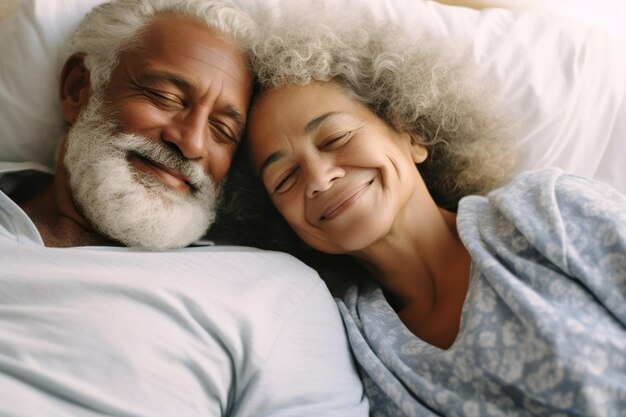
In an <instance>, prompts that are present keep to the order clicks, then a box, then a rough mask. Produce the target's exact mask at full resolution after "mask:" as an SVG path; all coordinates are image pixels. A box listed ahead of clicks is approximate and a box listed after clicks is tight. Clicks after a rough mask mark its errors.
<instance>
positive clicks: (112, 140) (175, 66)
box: [65, 16, 251, 248]
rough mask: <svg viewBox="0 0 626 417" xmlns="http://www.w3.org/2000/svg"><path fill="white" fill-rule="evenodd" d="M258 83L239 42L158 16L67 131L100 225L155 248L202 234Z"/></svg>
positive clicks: (87, 211) (86, 205) (76, 181)
mask: <svg viewBox="0 0 626 417" xmlns="http://www.w3.org/2000/svg"><path fill="white" fill-rule="evenodd" d="M250 85H251V81H250V75H249V73H248V70H247V66H246V60H245V57H244V56H243V54H242V52H241V51H240V50H239V49H238V48H237V46H236V45H235V44H234V43H231V42H228V41H226V40H224V39H222V38H220V37H218V36H217V35H216V34H215V33H213V32H212V31H210V30H209V29H207V28H205V27H204V26H203V25H202V24H200V23H198V22H196V21H194V20H192V19H187V18H181V17H176V16H162V17H158V18H156V19H154V20H153V21H152V22H151V23H150V24H149V25H148V27H147V28H146V29H145V30H144V31H143V32H142V38H141V42H140V43H139V44H138V45H137V46H134V47H132V48H131V49H128V50H126V51H124V52H122V53H121V55H120V62H119V64H118V65H117V67H116V68H115V70H114V71H113V74H112V76H111V79H110V82H109V84H108V85H107V86H106V87H105V88H104V90H103V91H101V92H96V93H95V94H94V95H93V96H92V97H91V98H90V100H89V103H88V105H87V107H86V108H85V109H83V110H82V111H81V114H80V117H79V119H78V120H77V121H76V123H75V124H74V126H72V128H71V129H70V132H69V134H68V142H67V143H68V146H67V152H66V157H65V164H66V166H67V169H68V172H69V174H70V185H71V188H72V193H73V196H74V199H75V201H76V202H77V204H78V206H79V207H80V209H81V210H82V212H83V214H84V215H85V216H86V217H87V219H88V220H89V221H90V222H91V223H92V224H93V226H94V227H95V228H96V230H98V231H99V232H100V233H102V234H104V235H106V236H108V237H110V238H111V239H114V240H117V241H120V242H122V243H123V244H125V245H128V246H143V247H151V248H168V247H176V246H185V245H187V244H189V243H191V242H193V241H194V240H196V239H197V238H199V237H200V236H202V234H203V233H204V232H205V231H206V229H207V228H208V227H209V226H210V224H211V223H212V221H213V219H214V211H215V200H216V196H217V187H216V184H219V182H220V181H221V180H222V179H223V178H224V176H225V175H226V172H227V171H228V168H229V167H230V163H231V160H232V157H233V154H234V152H235V149H236V147H237V144H238V143H239V140H240V138H241V136H242V134H243V129H244V123H245V115H246V109H247V106H248V102H249V95H250Z"/></svg>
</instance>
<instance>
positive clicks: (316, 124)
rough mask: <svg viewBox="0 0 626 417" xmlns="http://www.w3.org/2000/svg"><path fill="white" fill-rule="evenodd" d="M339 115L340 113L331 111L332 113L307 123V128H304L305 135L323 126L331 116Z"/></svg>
mask: <svg viewBox="0 0 626 417" xmlns="http://www.w3.org/2000/svg"><path fill="white" fill-rule="evenodd" d="M337 114H339V112H338V111H331V112H328V113H324V114H322V115H321V116H318V117H316V118H315V119H313V120H311V121H310V122H309V123H307V124H306V126H304V133H305V134H308V133H311V132H313V131H314V130H315V129H317V128H318V127H319V126H320V125H321V124H322V122H323V121H324V120H326V119H327V118H328V117H330V116H335V115H337Z"/></svg>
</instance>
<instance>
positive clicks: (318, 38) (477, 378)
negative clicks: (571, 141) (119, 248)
mask: <svg viewBox="0 0 626 417" xmlns="http://www.w3.org/2000/svg"><path fill="white" fill-rule="evenodd" d="M361 27H363V28H367V30H362V29H357V28H356V26H355V25H354V24H351V23H349V22H347V23H346V22H344V23H343V25H342V26H340V25H334V24H333V23H329V24H328V25H319V24H317V25H315V26H307V25H306V22H304V23H303V22H297V24H294V25H293V26H292V27H291V28H289V27H285V26H283V27H282V30H281V28H271V29H269V30H268V33H270V34H268V36H266V37H265V38H264V40H263V42H260V43H259V45H257V47H256V49H255V56H254V57H253V67H254V71H255V72H256V76H257V83H258V91H257V94H256V97H255V98H254V100H253V104H252V107H251V110H250V115H249V126H248V139H247V140H248V143H247V152H248V154H249V155H248V156H249V158H250V163H251V166H252V168H253V170H254V171H255V174H256V175H257V177H258V178H260V180H261V181H262V183H263V184H264V186H265V189H266V192H267V194H268V195H269V198H270V200H271V202H272V203H273V205H274V206H275V207H276V208H277V209H278V212H280V214H281V215H282V216H283V217H284V219H285V220H286V222H287V223H288V224H289V225H290V226H291V228H292V229H293V230H294V231H295V233H296V234H297V236H298V237H299V238H300V239H302V241H304V242H305V243H306V244H307V245H309V246H310V247H312V248H314V249H316V250H318V251H321V252H325V253H328V254H346V255H350V256H352V257H354V258H355V259H356V260H357V261H358V262H359V263H360V264H361V265H362V266H363V267H364V268H365V270H367V271H368V272H369V274H370V275H371V276H372V277H373V278H374V279H373V280H364V281H363V282H361V283H359V284H355V285H352V286H350V287H349V288H348V289H347V291H346V292H345V293H344V294H342V297H341V299H340V300H339V307H340V310H341V313H342V315H343V318H344V321H345V324H346V327H347V330H348V333H349V337H350V341H351V344H352V348H353V351H354V354H355V357H356V359H357V362H358V364H359V366H360V370H361V374H362V376H363V378H364V380H365V383H366V384H365V386H366V389H367V392H368V395H369V397H370V401H371V405H372V409H373V412H372V413H373V415H380V416H400V415H402V416H404V415H410V416H413V415H433V414H436V415H457V416H460V415H467V416H470V415H471V416H496V415H497V416H500V415H516V416H517V415H520V416H522V415H546V416H547V415H550V416H555V415H574V414H576V415H586V416H590V415H603V416H605V415H606V416H609V415H612V416H618V415H621V416H623V415H624V410H626V330H625V326H626V299H625V295H626V199H625V198H624V197H623V196H622V195H620V194H618V193H617V192H615V191H613V190H612V189H610V188H609V187H607V186H604V185H602V184H599V183H595V182H592V181H590V180H587V179H583V178H578V177H574V176H571V175H567V174H564V173H562V172H561V171H559V170H556V169H550V170H545V171H538V172H534V173H528V174H525V175H522V176H520V177H518V178H516V179H515V180H513V181H512V182H510V183H508V185H504V186H503V187H502V188H497V187H499V186H502V185H503V184H506V183H507V182H508V179H507V178H506V176H507V173H508V172H510V170H509V167H510V166H511V162H512V158H511V149H512V142H511V139H510V138H511V136H512V135H511V134H510V131H509V129H508V128H507V123H506V122H505V121H503V120H504V119H502V118H501V117H500V115H499V112H498V111H496V110H497V105H496V104H494V103H497V102H496V101H495V100H494V96H493V95H492V94H490V93H489V91H488V90H487V89H485V88H482V87H480V85H481V84H480V83H479V82H478V81H477V80H476V77H474V76H473V75H472V71H471V69H468V67H467V65H465V64H464V62H463V59H461V58H459V57H458V55H456V54H454V53H452V52H446V53H444V51H446V50H447V49H449V48H448V47H443V46H442V45H441V44H440V43H437V42H435V41H434V40H425V41H419V40H417V39H415V38H411V37H409V36H406V35H403V34H401V33H399V32H394V33H390V32H389V31H388V30H382V29H380V28H378V27H377V26H376V25H375V24H374V23H372V22H367V23H361ZM386 29H388V28H386ZM416 167H417V169H416ZM484 195H486V196H484Z"/></svg>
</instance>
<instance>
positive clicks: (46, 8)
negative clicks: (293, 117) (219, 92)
mask: <svg viewBox="0 0 626 417" xmlns="http://www.w3.org/2000/svg"><path fill="white" fill-rule="evenodd" d="M103 1H104V0H22V1H21V3H20V4H19V5H18V7H17V9H16V13H15V15H14V16H11V17H9V18H7V19H6V20H4V21H2V22H0V109H1V111H0V129H1V130H0V132H1V133H0V143H1V146H0V160H3V161H23V160H32V161H36V162H40V163H43V164H48V165H51V163H52V160H53V151H54V149H55V147H56V144H57V141H58V138H59V136H60V134H61V131H62V125H63V124H62V120H61V117H60V114H59V111H58V93H57V91H58V86H57V81H58V76H57V68H58V65H57V61H56V55H57V52H58V51H59V48H60V46H61V45H62V43H63V42H64V41H65V40H66V39H67V37H68V36H69V34H70V33H71V32H72V30H73V29H74V28H75V26H76V25H77V23H78V22H79V20H80V19H81V17H82V16H83V15H84V14H85V13H86V12H87V11H88V10H89V9H90V8H91V7H92V6H93V5H95V4H99V3H102V2H103ZM237 1H238V2H239V3H241V4H243V5H245V6H247V7H257V6H259V5H261V6H263V7H268V6H270V7H271V8H273V10H274V11H275V12H276V13H280V10H281V6H280V5H281V3H288V2H289V1H290V0H237ZM331 1H332V2H333V3H334V4H338V5H339V6H341V7H342V8H343V9H344V10H350V9H351V8H354V7H367V8H370V9H371V10H372V11H373V12H374V14H375V15H376V16H380V18H381V19H391V20H393V21H394V24H406V25H409V27H411V28H414V30H416V31H423V32H424V33H430V34H433V35H437V36H446V37H448V38H449V39H450V41H451V42H455V43H460V44H461V45H462V47H465V48H468V50H469V51H470V52H471V54H472V56H473V57H474V60H475V61H476V63H477V64H478V66H479V68H480V70H481V71H482V72H484V74H485V76H486V77H488V78H489V79H491V80H493V82H495V83H496V84H497V85H498V87H499V88H500V90H501V91H502V93H503V96H504V97H505V103H504V105H505V106H506V108H507V110H508V111H509V112H510V114H512V115H513V116H514V119H515V120H516V122H518V123H519V124H520V131H521V132H522V138H521V140H520V142H519V151H520V155H521V158H520V160H519V163H518V166H517V167H516V171H522V170H527V169H533V168H541V167H547V166H559V167H561V168H563V169H565V170H568V171H570V172H573V173H576V174H580V175H584V176H588V177H596V178H600V179H602V180H605V181H607V182H609V183H611V184H613V185H614V186H615V187H617V188H618V189H620V190H621V191H622V192H624V193H626V169H624V168H623V162H622V159H623V155H626V103H625V100H624V96H625V92H626V91H625V90H626V59H625V58H624V54H623V53H622V51H621V49H619V48H618V47H617V46H613V45H612V43H611V38H610V37H609V35H608V33H607V32H605V31H602V30H601V29H598V28H593V27H591V26H586V25H584V24H582V23H580V22H576V21H570V20H567V19H565V18H557V17H556V16H554V15H550V14H545V13H543V12H538V11H522V10H509V9H486V10H482V11H477V10H473V9H467V8H462V7H455V6H445V5H441V4H438V3H434V2H430V1H417V0H331Z"/></svg>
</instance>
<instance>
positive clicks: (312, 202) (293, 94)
mask: <svg viewBox="0 0 626 417" xmlns="http://www.w3.org/2000/svg"><path fill="white" fill-rule="evenodd" d="M248 129H249V147H250V153H251V157H252V163H253V165H254V168H255V170H256V172H257V173H259V175H260V176H261V179H262V181H263V184H264V185H265V188H266V190H267V192H268V194H269V196H270V198H271V199H272V201H273V202H274V204H275V205H276V207H277V208H278V210H279V211H280V213H281V214H282V215H283V217H285V219H286V220H287V222H288V223H289V224H290V225H291V227H292V228H293V229H294V230H295V232H296V233H297V234H298V235H299V236H300V238H301V239H302V240H304V241H305V242H306V243H308V244H309V245H311V246H312V247H314V248H316V249H318V250H321V251H324V252H327V253H351V252H356V251H359V250H362V249H364V248H367V247H368V246H370V245H372V244H373V243H375V242H377V241H379V240H380V239H381V238H383V237H385V236H386V235H387V234H388V233H389V232H390V230H391V228H392V226H393V224H394V222H395V221H396V218H397V217H398V216H401V215H402V213H404V212H405V209H406V205H407V202H408V201H409V199H410V197H411V195H412V194H413V193H414V192H415V190H416V185H417V181H418V179H419V173H418V171H417V169H416V168H415V163H419V162H422V161H423V160H424V159H425V158H426V150H425V149H424V148H423V147H422V146H421V145H412V144H411V140H410V136H409V134H408V133H405V132H397V131H395V130H394V129H393V128H392V127H391V126H389V125H388V124H387V123H386V122H384V121H383V120H382V119H381V118H379V117H378V116H377V115H376V114H374V113H373V112H372V111H371V110H370V109H369V107H367V106H365V105H364V104H362V103H361V102H359V101H357V100H356V99H354V98H352V97H351V96H350V95H348V94H347V93H346V92H345V90H343V89H342V88H341V87H340V86H338V85H337V84H335V83H332V82H327V83H312V84H309V85H307V86H302V87H282V88H279V89H276V90H270V91H269V92H266V93H264V94H263V95H262V96H261V97H260V98H258V99H257V101H256V103H255V104H254V105H253V107H252V109H251V112H250V118H249V126H248Z"/></svg>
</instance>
